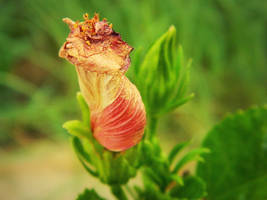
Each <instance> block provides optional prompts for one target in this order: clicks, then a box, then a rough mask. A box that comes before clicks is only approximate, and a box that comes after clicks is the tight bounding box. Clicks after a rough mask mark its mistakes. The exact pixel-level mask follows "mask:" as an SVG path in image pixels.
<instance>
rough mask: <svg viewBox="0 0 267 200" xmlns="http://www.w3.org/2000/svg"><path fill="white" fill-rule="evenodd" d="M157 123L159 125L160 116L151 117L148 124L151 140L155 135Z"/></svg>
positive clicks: (148, 136) (148, 137)
mask: <svg viewBox="0 0 267 200" xmlns="http://www.w3.org/2000/svg"><path fill="white" fill-rule="evenodd" d="M157 125H158V118H157V117H149V120H148V125H147V127H148V131H147V132H148V134H147V139H149V140H150V139H152V138H153V137H154V136H155V134H156V129H157Z"/></svg>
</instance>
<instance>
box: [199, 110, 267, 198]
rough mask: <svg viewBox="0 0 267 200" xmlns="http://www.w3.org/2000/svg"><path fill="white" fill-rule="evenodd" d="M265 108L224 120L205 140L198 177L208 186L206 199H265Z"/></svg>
mask: <svg viewBox="0 0 267 200" xmlns="http://www.w3.org/2000/svg"><path fill="white" fill-rule="evenodd" d="M266 144H267V107H266V106H265V107H258V108H252V109H249V110H247V111H245V112H243V111H240V112H237V113H236V114H234V115H231V116H228V117H226V118H225V119H224V120H223V121H222V122H220V123H219V124H218V125H217V126H215V127H214V128H213V129H212V130H211V131H210V132H209V133H208V135H207V137H206V139H205V140H204V143H203V147H205V148H209V149H210V150H211V152H212V153H211V154H207V155H204V156H203V157H204V159H205V163H199V164H198V166H197V175H198V176H200V177H201V178H202V179H203V180H205V181H206V183H207V192H208V197H207V199H216V200H228V199H231V200H237V199H242V200H243V199H244V200H252V199H253V200H254V199H255V200H266V199H267V188H266V186H267V146H266Z"/></svg>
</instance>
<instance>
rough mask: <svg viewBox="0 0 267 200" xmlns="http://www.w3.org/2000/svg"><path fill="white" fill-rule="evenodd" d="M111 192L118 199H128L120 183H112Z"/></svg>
mask: <svg viewBox="0 0 267 200" xmlns="http://www.w3.org/2000/svg"><path fill="white" fill-rule="evenodd" d="M111 192H112V193H113V194H114V196H115V197H117V199H118V200H127V196H126V194H125V192H124V191H123V189H122V187H121V186H120V185H112V186H111Z"/></svg>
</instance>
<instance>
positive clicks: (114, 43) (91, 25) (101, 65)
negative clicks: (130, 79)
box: [59, 14, 133, 72]
mask: <svg viewBox="0 0 267 200" xmlns="http://www.w3.org/2000/svg"><path fill="white" fill-rule="evenodd" d="M83 17H84V20H85V21H83V22H78V21H77V22H74V21H72V20H71V19H69V18H64V19H63V21H64V22H65V23H67V24H68V25H69V28H70V30H71V32H70V34H69V36H68V38H67V41H66V42H65V43H64V45H63V46H62V48H61V49H60V51H59V56H60V57H63V58H66V59H67V60H69V61H70V62H71V63H72V64H74V65H75V66H82V67H85V68H88V67H89V66H90V69H88V70H90V71H97V72H113V71H118V70H120V71H121V72H125V71H126V70H127V69H128V67H129V64H130V58H129V53H130V52H131V51H132V49H133V48H132V47H130V46H129V45H128V44H127V43H126V42H124V41H123V40H122V39H121V37H120V35H119V34H118V33H116V32H115V31H114V30H113V29H112V24H108V22H107V20H106V19H103V20H102V21H99V16H98V14H95V16H94V17H93V18H92V19H89V18H88V14H85V15H84V16H83ZM107 61H108V62H107Z"/></svg>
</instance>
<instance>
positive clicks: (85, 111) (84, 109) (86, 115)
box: [76, 92, 91, 129]
mask: <svg viewBox="0 0 267 200" xmlns="http://www.w3.org/2000/svg"><path fill="white" fill-rule="evenodd" d="M76 98H77V101H78V103H79V106H80V109H81V113H82V120H83V123H84V124H85V125H86V126H88V128H89V129H91V120H90V110H89V107H88V105H87V103H86V101H85V99H84V98H83V96H82V93H81V92H77V94H76Z"/></svg>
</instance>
